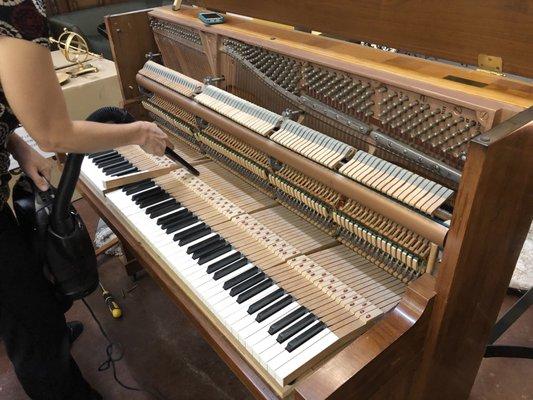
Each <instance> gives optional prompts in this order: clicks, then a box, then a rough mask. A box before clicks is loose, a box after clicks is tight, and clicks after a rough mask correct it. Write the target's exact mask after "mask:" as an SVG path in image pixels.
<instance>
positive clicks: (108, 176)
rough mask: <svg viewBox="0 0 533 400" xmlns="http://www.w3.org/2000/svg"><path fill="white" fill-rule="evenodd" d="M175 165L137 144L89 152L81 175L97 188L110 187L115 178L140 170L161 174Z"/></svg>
mask: <svg viewBox="0 0 533 400" xmlns="http://www.w3.org/2000/svg"><path fill="white" fill-rule="evenodd" d="M175 168H176V166H175V164H174V162H173V161H172V160H170V159H169V158H167V157H165V156H163V157H157V156H153V155H149V154H147V153H146V152H144V151H143V150H142V149H141V148H140V147H139V146H133V145H132V146H124V147H121V148H119V149H116V150H109V151H102V152H98V153H94V154H91V155H89V156H87V157H85V158H84V159H83V163H82V165H81V175H82V176H84V177H85V178H86V179H88V180H89V181H90V182H91V183H92V184H93V185H94V186H96V187H97V188H98V189H100V190H102V191H105V190H108V189H111V188H112V187H113V184H112V183H111V182H113V181H116V180H117V178H120V177H124V176H126V175H131V174H136V173H137V174H138V173H141V172H152V174H151V175H152V176H154V177H155V176H158V175H163V174H166V173H168V172H170V171H171V170H173V169H175Z"/></svg>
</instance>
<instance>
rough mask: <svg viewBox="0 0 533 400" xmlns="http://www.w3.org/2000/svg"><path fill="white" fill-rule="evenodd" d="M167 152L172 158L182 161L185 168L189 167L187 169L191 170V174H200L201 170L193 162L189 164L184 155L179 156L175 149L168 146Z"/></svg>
mask: <svg viewBox="0 0 533 400" xmlns="http://www.w3.org/2000/svg"><path fill="white" fill-rule="evenodd" d="M165 154H166V155H167V156H168V158H170V159H171V160H173V161H175V162H177V163H180V164H181V165H183V166H184V167H185V168H187V171H189V172H190V173H191V174H193V175H195V176H199V175H200V171H198V170H197V169H196V168H194V167H193V166H192V165H191V164H189V163H188V162H187V161H185V160H184V159H183V157H181V156H179V155H178V154H177V153H176V152H175V151H174V150H172V149H171V148H170V147H167V148H166V149H165Z"/></svg>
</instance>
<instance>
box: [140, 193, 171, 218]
mask: <svg viewBox="0 0 533 400" xmlns="http://www.w3.org/2000/svg"><path fill="white" fill-rule="evenodd" d="M169 196H170V195H169ZM176 204H177V201H176V199H174V198H169V199H168V200H165V201H163V202H161V203H159V204H154V205H153V206H150V207H148V208H147V209H146V210H144V212H145V213H146V214H148V215H149V216H151V215H150V214H153V213H155V212H157V211H159V210H163V209H165V208H168V207H170V206H175V205H176ZM152 218H153V217H152Z"/></svg>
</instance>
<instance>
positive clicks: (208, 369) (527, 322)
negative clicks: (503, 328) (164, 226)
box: [0, 200, 533, 400]
mask: <svg viewBox="0 0 533 400" xmlns="http://www.w3.org/2000/svg"><path fill="white" fill-rule="evenodd" d="M76 207H77V208H78V210H79V211H80V213H81V214H82V216H83V218H84V220H85V222H86V223H87V225H88V227H89V229H90V230H91V232H93V231H94V227H95V224H96V221H97V218H96V215H95V214H94V212H93V211H92V210H91V209H90V208H89V207H88V206H87V204H86V203H85V202H84V200H80V201H78V202H76ZM104 257H105V258H103V259H102V260H101V261H102V262H101V267H100V277H101V281H102V282H103V284H104V285H105V286H106V288H107V289H109V290H110V291H112V292H113V293H114V294H115V295H116V296H117V298H118V300H119V301H120V304H121V306H122V309H123V312H124V317H123V318H122V319H121V320H113V318H112V317H111V315H110V313H109V311H108V310H107V308H106V307H105V304H104V302H103V301H102V297H101V296H100V293H94V294H92V295H91V296H90V297H89V298H88V302H89V304H90V305H91V306H92V307H93V309H94V310H95V313H96V315H97V316H98V318H99V319H100V320H101V321H102V324H103V326H104V328H105V329H106V331H107V332H108V333H109V335H110V337H111V338H112V340H113V341H115V342H118V343H121V344H122V346H123V348H124V349H125V357H124V359H123V360H122V361H120V362H118V363H117V369H118V375H119V377H120V379H121V380H122V381H123V382H124V383H125V384H127V385H131V386H139V385H140V386H144V387H147V388H153V389H155V390H157V391H158V392H159V393H161V394H163V395H164V396H165V398H167V399H169V400H170V399H172V400H186V399H201V400H210V399H213V400H214V399H216V400H230V399H235V400H244V399H251V398H252V397H251V395H250V394H249V393H248V392H247V391H246V389H245V388H244V386H243V385H242V384H241V383H240V382H239V380H238V379H237V378H236V377H235V376H234V375H233V373H232V372H231V371H230V370H229V368H228V367H226V365H225V364H224V363H223V361H222V360H221V359H220V358H219V357H218V356H217V355H216V354H215V352H214V351H213V350H212V349H211V348H210V347H209V345H208V344H207V343H206V342H205V341H204V340H203V339H202V337H201V336H200V335H199V333H198V332H197V331H196V329H195V328H194V326H193V325H192V323H191V322H189V321H188V320H187V318H186V317H185V316H184V315H183V314H182V313H181V312H180V311H179V310H178V309H177V308H176V306H174V304H173V303H172V302H171V301H170V300H169V298H168V297H167V296H166V295H165V294H164V293H163V291H162V290H160V289H159V287H158V286H157V285H156V284H155V282H154V281H152V279H150V277H149V276H147V275H146V276H144V277H143V278H142V279H141V280H140V281H139V282H137V287H136V288H135V289H134V290H132V291H131V292H129V293H127V294H126V296H125V298H122V295H121V290H122V289H124V290H128V289H130V288H132V285H133V284H132V282H131V280H130V279H129V278H128V277H127V276H126V274H125V272H124V270H123V268H122V266H121V264H120V262H119V261H118V260H117V259H114V258H109V257H106V256H104ZM514 301H515V298H513V297H510V296H508V297H507V298H506V299H505V303H504V306H503V307H502V310H505V309H506V308H507V307H509V306H510V305H512V304H513V303H514ZM67 319H68V320H81V321H82V322H83V323H84V324H85V332H84V333H83V335H82V336H81V337H80V338H79V339H78V340H77V341H76V343H75V344H74V347H73V354H74V357H75V359H76V360H77V362H78V364H79V365H80V368H81V370H82V371H83V374H84V375H85V377H86V379H87V380H88V381H89V382H91V384H92V385H93V386H94V387H95V388H96V389H97V390H98V391H99V392H100V393H101V394H102V395H103V396H104V398H105V399H106V400H122V399H128V400H130V399H131V400H141V399H142V400H144V399H151V398H152V397H150V396H148V395H146V394H143V393H138V392H137V393H135V392H131V391H128V390H125V389H122V388H121V387H120V386H119V385H118V384H116V383H115V382H114V380H113V377H112V373H111V371H104V372H98V371H97V368H98V366H99V365H100V364H101V363H102V362H103V361H104V360H105V346H106V342H105V340H104V339H103V338H102V336H101V334H100V333H99V331H98V327H97V325H96V324H95V322H94V321H93V320H92V319H91V316H90V315H89V313H88V312H87V310H86V309H85V307H84V306H83V304H82V303H81V302H76V304H75V305H74V306H73V307H72V309H71V310H70V311H69V313H68V315H67ZM499 342H501V343H510V344H511V343H512V344H517V345H527V346H533V309H531V308H530V309H529V310H528V311H527V312H526V314H525V315H523V316H522V317H521V318H520V319H519V320H518V321H517V323H515V325H514V326H512V327H511V329H510V330H509V331H508V332H507V333H506V334H505V335H504V336H503V337H502V338H501V339H500V341H499ZM532 376H533V363H532V362H531V361H530V360H519V359H503V358H500V359H498V358H493V359H485V360H483V362H482V364H481V369H480V372H479V374H478V377H477V379H476V382H475V384H474V388H473V390H472V394H471V396H470V400H501V399H505V400H514V399H516V400H528V399H532V400H533V380H532V379H531V377H532ZM0 399H9V400H24V399H27V397H26V396H25V394H24V392H23V390H22V389H21V387H20V385H19V383H18V381H17V379H16V377H15V375H14V373H13V370H12V367H11V364H10V363H9V361H8V359H7V357H6V354H5V350H4V348H3V346H2V345H0Z"/></svg>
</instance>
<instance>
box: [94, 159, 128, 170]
mask: <svg viewBox="0 0 533 400" xmlns="http://www.w3.org/2000/svg"><path fill="white" fill-rule="evenodd" d="M124 161H127V160H126V159H125V158H124V157H122V156H120V157H118V158H117V159H112V160H108V161H104V162H102V163H100V164H98V167H100V168H102V169H104V168H106V167H109V166H111V165H114V164H118V163H119V162H124Z"/></svg>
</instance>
